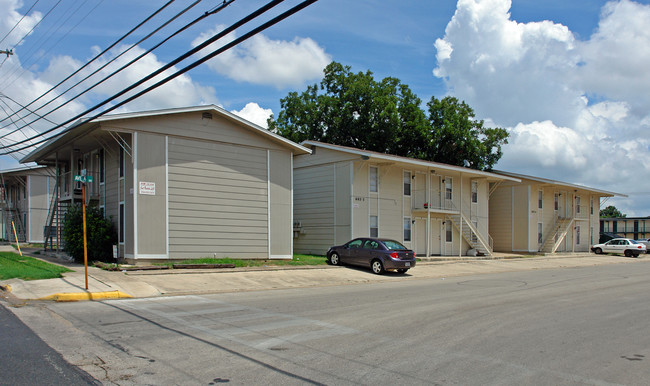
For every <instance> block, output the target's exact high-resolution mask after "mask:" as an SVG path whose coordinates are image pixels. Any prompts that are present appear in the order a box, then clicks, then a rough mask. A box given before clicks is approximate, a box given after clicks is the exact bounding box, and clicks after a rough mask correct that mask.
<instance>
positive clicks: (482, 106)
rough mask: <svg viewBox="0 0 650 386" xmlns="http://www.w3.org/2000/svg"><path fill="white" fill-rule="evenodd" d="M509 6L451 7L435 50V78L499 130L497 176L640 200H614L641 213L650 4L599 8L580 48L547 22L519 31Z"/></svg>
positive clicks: (647, 184) (486, 0)
mask: <svg viewBox="0 0 650 386" xmlns="http://www.w3.org/2000/svg"><path fill="white" fill-rule="evenodd" d="M510 6H511V1H510V0H459V1H458V5H457V10H456V13H455V14H454V16H453V18H452V19H451V21H450V22H449V23H448V25H447V28H446V30H445V36H444V37H443V38H440V39H438V40H437V41H436V43H435V48H436V50H437V56H436V58H437V67H436V68H435V69H434V75H435V76H438V77H441V78H443V79H444V81H445V83H446V85H447V87H448V89H449V92H450V93H451V94H453V95H454V96H456V97H458V98H460V99H463V100H465V101H466V102H467V103H468V104H469V105H470V106H472V107H473V108H474V109H475V111H476V113H477V117H479V118H481V119H486V120H487V121H488V122H493V123H494V124H495V125H497V126H501V127H506V128H508V130H509V132H510V134H511V137H510V139H509V143H508V144H507V145H506V146H505V147H504V149H503V150H504V156H503V158H502V159H501V161H500V162H499V164H498V165H497V168H498V169H503V170H510V171H514V172H522V173H527V174H532V175H537V176H541V177H549V178H554V179H559V180H564V181H567V182H576V183H583V184H586V185H588V186H592V187H595V188H600V189H605V190H610V191H614V192H620V193H626V192H632V191H634V192H646V195H645V196H631V197H630V199H627V200H620V202H621V205H625V206H626V207H623V209H624V211H627V212H628V214H629V215H631V214H636V215H648V214H650V204H649V203H648V202H650V200H648V197H650V180H649V179H647V178H642V177H639V176H647V175H649V174H650V150H649V149H650V139H647V138H648V136H647V133H648V132H650V114H649V113H648V112H649V111H650V94H648V92H647V90H648V89H650V66H648V65H647V63H649V62H650V51H648V49H647V47H650V31H648V29H647V25H650V6H647V5H640V4H638V3H634V2H632V1H629V0H620V1H614V2H610V3H608V4H607V5H606V6H605V7H604V8H603V12H602V14H601V20H600V23H599V26H598V29H597V30H596V31H595V32H594V34H593V35H592V36H591V37H590V38H589V39H588V40H585V41H581V40H578V39H577V38H576V37H575V35H574V34H573V33H572V32H571V31H570V30H569V29H568V28H567V27H566V26H564V25H561V24H558V23H554V22H551V21H539V22H530V23H518V22H517V21H515V20H512V18H511V15H510V13H509V11H510ZM614 171H615V172H614ZM626 177H627V178H628V179H626ZM635 180H637V182H635V183H632V184H631V183H629V182H627V181H635ZM611 202H612V201H610V203H611ZM614 202H617V200H614Z"/></svg>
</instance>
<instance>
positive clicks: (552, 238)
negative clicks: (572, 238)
mask: <svg viewBox="0 0 650 386" xmlns="http://www.w3.org/2000/svg"><path fill="white" fill-rule="evenodd" d="M574 220H575V219H573V218H562V217H558V218H557V220H556V222H555V225H554V227H553V229H552V231H551V232H550V233H549V234H548V236H546V239H545V240H544V242H543V243H542V246H541V247H540V249H539V251H540V252H544V253H555V252H556V251H557V249H558V248H559V247H560V244H562V241H564V239H565V237H566V235H567V233H568V232H569V229H571V225H573V222H574Z"/></svg>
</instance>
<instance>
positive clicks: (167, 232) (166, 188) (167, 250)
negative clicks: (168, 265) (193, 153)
mask: <svg viewBox="0 0 650 386" xmlns="http://www.w3.org/2000/svg"><path fill="white" fill-rule="evenodd" d="M165 224H166V226H165V233H166V234H165V238H166V239H165V254H166V255H167V258H168V259H169V136H168V135H166V136H165Z"/></svg>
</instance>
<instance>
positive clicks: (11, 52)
mask: <svg viewBox="0 0 650 386" xmlns="http://www.w3.org/2000/svg"><path fill="white" fill-rule="evenodd" d="M0 54H7V57H9V55H13V54H14V50H0Z"/></svg>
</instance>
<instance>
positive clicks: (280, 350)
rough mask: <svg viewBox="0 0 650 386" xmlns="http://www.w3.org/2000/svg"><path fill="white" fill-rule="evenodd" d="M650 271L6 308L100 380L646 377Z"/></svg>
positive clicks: (513, 381)
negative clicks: (12, 310) (649, 278)
mask: <svg viewBox="0 0 650 386" xmlns="http://www.w3.org/2000/svg"><path fill="white" fill-rule="evenodd" d="M352 272H353V273H355V274H356V275H360V276H363V275H372V274H370V273H367V272H365V271H363V270H354V271H352ZM347 273H349V272H347ZM648 277H650V264H648V262H647V261H644V260H635V261H633V262H630V263H628V264H611V265H599V266H582V267H573V268H555V269H541V270H533V271H531V270H527V271H510V272H498V273H489V274H474V275H462V276H454V277H437V278H426V279H425V278H423V279H420V280H400V281H382V282H367V283H362V284H348V285H332V286H326V287H316V288H288V289H281V290H264V291H248V292H236V293H222V294H194V295H184V296H170V297H154V298H141V299H122V300H106V301H99V302H77V303H53V302H44V303H33V304H31V305H29V306H25V307H20V308H16V309H15V310H14V311H15V312H16V313H17V314H18V315H19V316H20V318H21V319H22V320H24V321H25V322H26V323H27V324H28V325H30V326H31V327H32V328H33V329H34V330H35V331H36V332H37V333H38V334H39V335H40V336H42V337H43V338H44V339H45V340H46V341H47V342H48V343H49V344H50V345H51V346H52V347H54V348H56V349H57V350H58V351H60V352H61V353H62V354H63V356H64V357H65V358H66V359H67V360H68V361H70V362H71V363H72V364H74V365H77V366H79V367H80V368H81V369H83V370H85V371H87V372H88V373H89V374H91V375H92V376H94V377H95V378H97V379H98V380H100V381H101V382H102V383H104V384H187V385H190V384H192V385H194V384H213V385H214V384H218V383H229V384H234V385H244V384H246V385H251V384H285V385H293V384H296V385H297V384H337V385H347V384H355V385H358V384H367V385H371V384H372V385H394V384H409V385H416V384H441V385H445V384H449V385H452V384H462V385H496V384H498V385H522V384H534V385H647V380H648V379H650V367H649V366H648V365H647V361H648V358H650V335H648V334H647V331H648V327H649V324H650V322H649V320H650V297H649V296H648V295H647V294H648V293H650V281H649V280H648Z"/></svg>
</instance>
